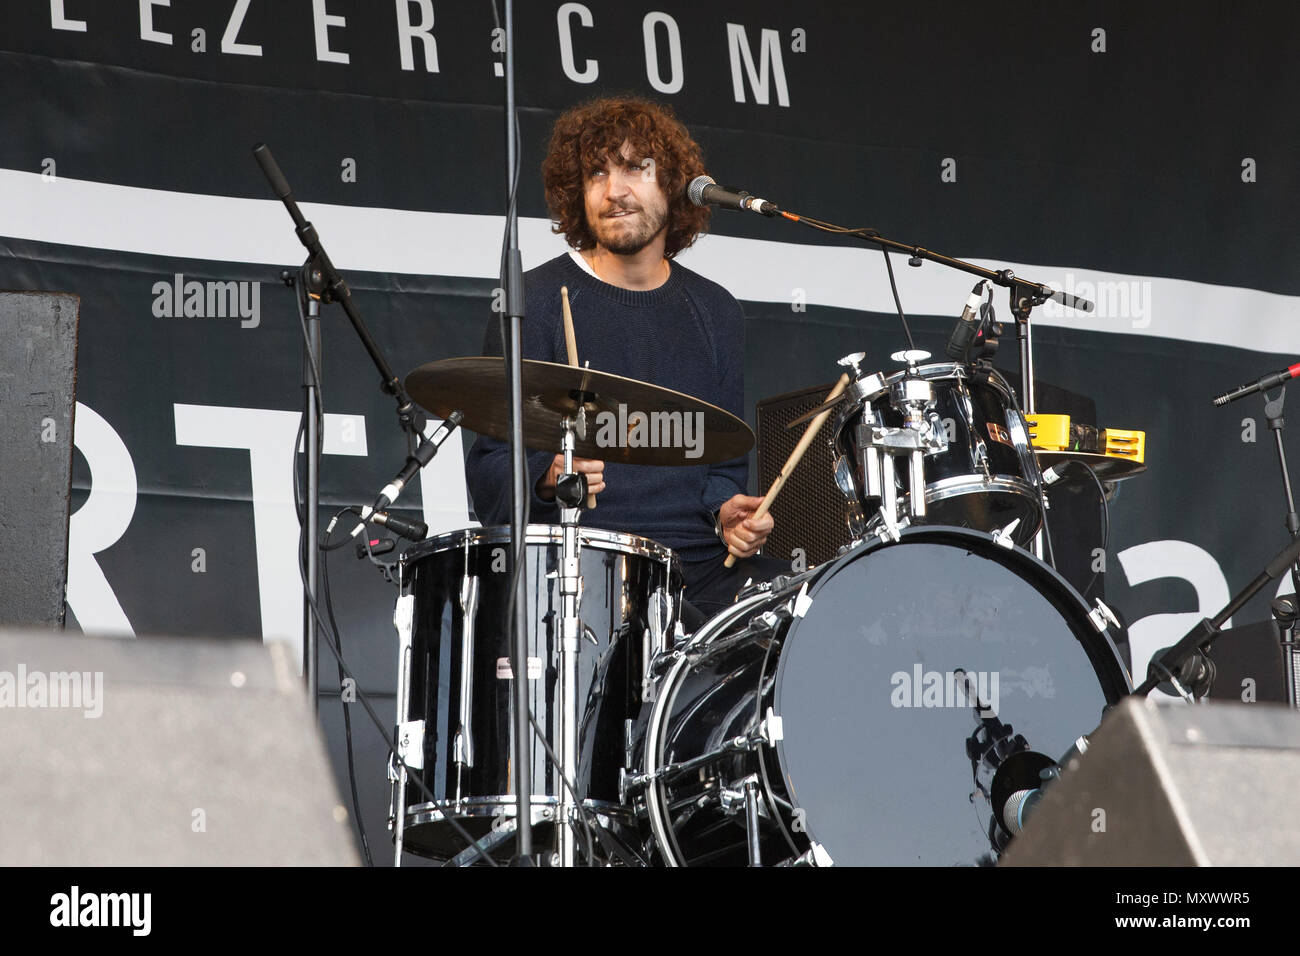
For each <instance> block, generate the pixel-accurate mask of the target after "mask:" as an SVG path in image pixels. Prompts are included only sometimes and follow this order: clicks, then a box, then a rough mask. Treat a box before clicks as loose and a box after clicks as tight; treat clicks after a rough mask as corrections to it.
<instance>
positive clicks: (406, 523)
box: [370, 511, 429, 541]
mask: <svg viewBox="0 0 1300 956" xmlns="http://www.w3.org/2000/svg"><path fill="white" fill-rule="evenodd" d="M370 520H371V521H373V522H374V523H375V524H377V525H379V526H380V527H382V528H387V529H388V530H389V531H391V532H393V534H395V535H397V536H398V537H402V538H406V539H407V540H408V541H423V540H424V539H425V538H427V537H428V536H429V526H428V525H427V524H425V523H424V522H423V521H414V520H412V519H410V518H403V517H402V516H401V515H394V514H389V513H388V512H387V511H376V512H375V513H374V514H372V515H371V516H370Z"/></svg>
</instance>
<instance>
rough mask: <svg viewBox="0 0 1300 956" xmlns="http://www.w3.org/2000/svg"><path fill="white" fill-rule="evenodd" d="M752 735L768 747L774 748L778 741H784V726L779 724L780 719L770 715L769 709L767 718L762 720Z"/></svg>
mask: <svg viewBox="0 0 1300 956" xmlns="http://www.w3.org/2000/svg"><path fill="white" fill-rule="evenodd" d="M754 734H755V736H757V737H759V738H760V739H761V740H762V741H763V742H764V743H765V744H767V745H768V746H769V747H775V746H776V745H777V743H778V742H779V741H782V740H784V739H785V725H784V724H783V723H782V722H781V718H780V717H778V716H777V715H776V714H774V713H772V708H771V707H769V708H768V709H767V716H766V717H764V718H763V720H762V722H761V723H760V724H759V725H758V729H757V730H756V731H754Z"/></svg>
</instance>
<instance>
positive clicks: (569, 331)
mask: <svg viewBox="0 0 1300 956" xmlns="http://www.w3.org/2000/svg"><path fill="white" fill-rule="evenodd" d="M560 308H561V311H562V312H563V313H564V344H565V347H566V348H567V349H568V350H569V364H570V365H572V366H573V367H574V368H577V367H578V343H577V340H576V339H575V338H574V335H573V313H572V312H570V311H569V287H568V286H567V285H562V286H560ZM594 507H596V496H595V495H587V508H588V510H590V509H592V508H594Z"/></svg>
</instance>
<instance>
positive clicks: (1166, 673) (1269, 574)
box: [1133, 537, 1300, 697]
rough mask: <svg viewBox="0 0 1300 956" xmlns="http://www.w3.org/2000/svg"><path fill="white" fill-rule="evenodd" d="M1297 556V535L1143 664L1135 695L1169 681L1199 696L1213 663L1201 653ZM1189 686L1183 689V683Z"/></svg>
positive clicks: (1299, 542) (1208, 680) (1299, 552)
mask: <svg viewBox="0 0 1300 956" xmlns="http://www.w3.org/2000/svg"><path fill="white" fill-rule="evenodd" d="M1298 559H1300V537H1297V538H1295V539H1293V540H1292V541H1291V543H1290V544H1289V545H1287V546H1286V548H1284V549H1283V550H1282V551H1281V553H1279V554H1278V555H1277V557H1275V558H1274V559H1273V560H1272V561H1270V562H1269V563H1268V566H1267V567H1266V568H1265V569H1264V571H1263V573H1261V574H1259V575H1258V576H1256V577H1255V579H1254V580H1253V581H1251V582H1250V584H1248V585H1246V587H1245V589H1244V590H1242V591H1241V592H1240V593H1238V594H1237V595H1236V596H1234V597H1233V598H1232V600H1231V601H1229V602H1228V604H1227V606H1226V607H1224V609H1223V610H1222V611H1220V612H1219V613H1218V614H1216V615H1215V616H1214V617H1212V618H1205V619H1203V620H1202V621H1200V622H1199V623H1198V624H1197V625H1196V626H1195V627H1193V628H1192V629H1191V630H1190V631H1188V632H1187V634H1185V635H1184V636H1183V638H1182V640H1180V641H1179V642H1178V643H1177V644H1175V645H1174V646H1173V647H1169V648H1166V649H1165V651H1164V652H1163V653H1162V654H1160V656H1159V657H1157V658H1156V659H1155V660H1153V661H1152V662H1151V663H1150V664H1149V665H1148V666H1147V679H1146V680H1145V681H1143V682H1142V683H1141V684H1140V685H1139V686H1138V687H1137V688H1136V689H1135V690H1134V691H1133V695H1134V696H1137V697H1141V696H1145V695H1147V694H1149V693H1151V691H1153V690H1154V689H1155V688H1156V686H1157V685H1159V684H1160V683H1162V682H1163V681H1169V682H1170V683H1172V684H1173V685H1174V687H1175V689H1177V690H1179V691H1180V692H1182V693H1183V694H1184V695H1186V696H1191V697H1203V696H1205V694H1206V692H1207V691H1208V690H1209V689H1210V683H1211V682H1212V681H1213V680H1214V665H1213V664H1212V663H1211V662H1210V661H1209V659H1208V658H1206V656H1205V652H1206V651H1208V650H1209V649H1210V646H1211V645H1212V644H1213V643H1214V642H1215V640H1216V639H1217V638H1218V637H1219V635H1220V634H1222V633H1223V631H1222V630H1221V628H1222V627H1223V624H1224V622H1225V621H1227V620H1228V618H1230V617H1232V615H1234V614H1236V613H1237V612H1238V611H1240V610H1241V609H1242V608H1243V607H1245V606H1246V604H1247V603H1248V602H1249V601H1250V599H1251V598H1253V597H1254V596H1255V595H1256V594H1258V593H1259V592H1260V591H1262V590H1263V589H1264V587H1265V586H1266V585H1267V584H1268V583H1269V582H1270V581H1273V580H1276V579H1277V578H1278V577H1279V576H1280V575H1281V574H1282V573H1283V572H1284V571H1286V570H1287V569H1288V568H1290V567H1291V566H1292V565H1294V564H1295V563H1296V561H1297V560H1298ZM1184 684H1188V685H1190V686H1189V687H1188V688H1184V687H1183V685H1184Z"/></svg>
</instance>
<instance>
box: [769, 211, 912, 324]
mask: <svg viewBox="0 0 1300 956" xmlns="http://www.w3.org/2000/svg"><path fill="white" fill-rule="evenodd" d="M781 215H782V216H783V217H784V218H786V219H789V220H790V221H791V222H797V223H801V224H803V225H805V226H808V227H809V228H812V229H818V230H820V231H822V232H829V233H830V234H831V235H834V236H852V237H854V238H855V239H866V240H871V239H873V238H875V237H877V236H879V235H880V233H879V232H877V231H876V230H875V229H872V228H870V227H869V226H858V227H856V228H852V229H851V228H848V227H846V226H837V225H835V224H834V223H830V222H823V221H822V220H820V219H813V218H812V217H811V216H796V215H795V214H794V213H788V212H783V213H781ZM880 251H881V252H883V253H884V254H885V268H886V269H887V270H888V272H889V287H890V288H891V289H892V290H893V292H894V305H895V306H896V307H897V308H898V318H899V321H900V322H902V324H903V334H904V335H905V336H906V337H907V347H908V348H909V349H912V350H915V349H916V342H915V341H913V339H912V329H911V327H910V326H909V325H908V324H907V316H906V315H904V314H903V303H902V301H901V300H900V299H899V296H898V284H897V282H895V280H894V266H893V263H892V262H891V261H890V259H889V249H888V248H887V247H885V246H881V247H880Z"/></svg>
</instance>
